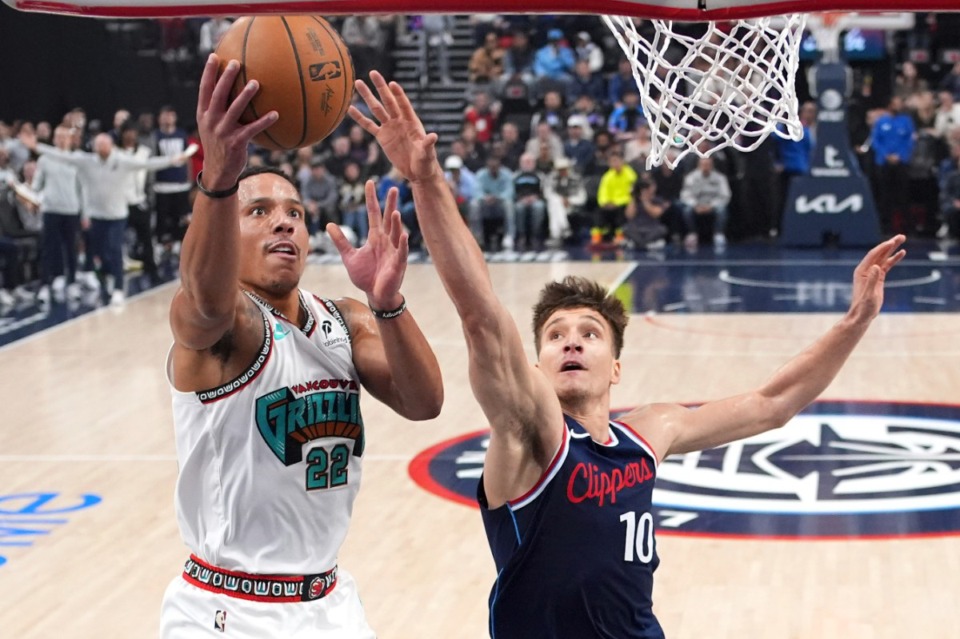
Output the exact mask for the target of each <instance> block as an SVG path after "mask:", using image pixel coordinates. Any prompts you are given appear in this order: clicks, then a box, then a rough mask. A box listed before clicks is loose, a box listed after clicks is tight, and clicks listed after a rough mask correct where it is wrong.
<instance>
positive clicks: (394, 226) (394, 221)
mask: <svg viewBox="0 0 960 639" xmlns="http://www.w3.org/2000/svg"><path fill="white" fill-rule="evenodd" d="M391 211H392V212H391V213H390V222H391V224H390V244H392V245H393V246H396V247H399V246H400V238H401V236H402V235H403V221H402V220H401V219H400V211H398V210H396V209H392V210H391Z"/></svg>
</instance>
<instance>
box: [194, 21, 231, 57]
mask: <svg viewBox="0 0 960 639" xmlns="http://www.w3.org/2000/svg"><path fill="white" fill-rule="evenodd" d="M232 24H233V22H232V21H231V20H230V19H229V18H224V17H214V18H210V19H209V20H207V21H206V22H204V23H203V24H202V25H200V44H199V46H198V47H197V51H199V53H200V57H201V58H202V59H204V60H206V58H207V56H208V55H210V54H211V53H213V52H214V51H215V50H216V48H217V45H218V44H220V39H221V38H223V36H224V34H226V32H227V31H229V30H230V26H231V25H232Z"/></svg>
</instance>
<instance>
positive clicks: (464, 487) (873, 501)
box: [410, 401, 960, 539]
mask: <svg viewBox="0 0 960 639" xmlns="http://www.w3.org/2000/svg"><path fill="white" fill-rule="evenodd" d="M624 412H626V411H618V412H617V413H614V414H613V415H612V416H613V417H614V418H616V416H617V415H618V414H623V413H624ZM488 442H489V432H488V431H486V430H483V431H477V432H474V433H468V434H466V435H463V436H461V437H457V438H455V439H451V440H448V441H445V442H441V443H440V444H437V445H436V446H433V447H431V448H430V449H428V450H425V451H423V452H422V453H420V454H419V455H418V456H417V457H416V458H415V459H414V460H413V461H412V462H411V464H410V474H411V476H412V477H413V479H414V480H415V481H416V482H417V483H418V484H419V485H420V486H421V487H423V488H425V489H426V490H428V491H430V492H433V493H434V494H437V495H439V496H441V497H444V498H447V499H450V500H453V501H456V502H459V503H462V504H465V505H470V506H473V507H476V487H477V481H478V480H479V478H480V473H481V470H482V466H483V459H484V454H485V451H486V446H487V444H488ZM653 500H654V507H655V508H654V511H655V512H654V515H655V520H656V522H657V524H658V526H659V529H658V530H659V532H661V533H667V534H670V533H673V534H685V535H700V536H722V537H763V538H798V539H846V538H885V537H887V538H893V537H904V536H925V535H952V534H958V533H960V406H952V405H940V404H914V403H893V402H838V401H824V402H816V403H814V404H812V405H811V406H810V407H808V408H807V410H805V411H804V412H803V413H801V414H800V415H798V416H797V417H795V418H794V419H793V420H791V421H790V423H789V424H787V425H786V426H785V427H783V428H781V429H778V430H775V431H771V432H768V433H762V434H760V435H757V436H756V437H752V438H750V439H747V440H743V441H740V442H735V443H733V444H730V445H728V446H724V447H721V448H715V449H711V450H707V451H702V452H697V453H689V454H687V455H675V456H672V457H670V458H668V459H667V460H665V461H663V462H662V463H661V464H660V466H659V468H658V469H657V483H656V489H655V490H654V496H653Z"/></svg>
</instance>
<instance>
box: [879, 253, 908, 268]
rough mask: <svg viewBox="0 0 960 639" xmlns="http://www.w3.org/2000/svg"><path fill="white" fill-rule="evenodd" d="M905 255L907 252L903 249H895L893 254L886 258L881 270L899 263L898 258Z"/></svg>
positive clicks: (900, 258)
mask: <svg viewBox="0 0 960 639" xmlns="http://www.w3.org/2000/svg"><path fill="white" fill-rule="evenodd" d="M906 255H907V252H906V251H904V250H903V249H900V250H899V251H897V252H896V253H894V254H893V255H891V256H890V257H888V258H887V261H886V262H885V263H884V265H883V270H885V271H889V270H890V269H892V268H893V267H894V266H896V265H897V264H899V263H900V260H902V259H903V258H904V257H906Z"/></svg>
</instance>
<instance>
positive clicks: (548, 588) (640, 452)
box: [478, 417, 663, 639]
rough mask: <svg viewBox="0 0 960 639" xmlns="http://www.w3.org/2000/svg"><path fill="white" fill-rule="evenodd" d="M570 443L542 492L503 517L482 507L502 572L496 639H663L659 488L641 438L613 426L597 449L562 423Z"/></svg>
mask: <svg viewBox="0 0 960 639" xmlns="http://www.w3.org/2000/svg"><path fill="white" fill-rule="evenodd" d="M565 420H566V428H565V430H564V437H563V444H562V445H561V446H560V450H559V451H558V452H557V454H556V456H555V457H554V459H553V461H552V462H551V464H550V467H549V468H548V469H547V471H546V472H545V473H544V475H543V477H541V479H540V481H539V482H537V485H536V486H534V487H533V488H532V489H531V490H530V491H529V492H528V493H527V494H526V495H524V496H522V497H520V498H519V499H515V500H512V501H510V502H507V503H506V504H504V505H503V506H500V507H499V508H494V509H490V508H488V507H487V501H486V496H485V495H484V492H483V481H482V479H481V481H480V487H479V489H478V499H479V501H480V506H481V512H482V514H483V524H484V527H485V528H486V531H487V540H488V541H489V543H490V550H491V551H492V552H493V559H494V562H495V563H496V566H497V581H496V583H495V584H494V586H493V589H492V590H491V593H490V636H491V637H493V639H514V638H516V639H520V638H522V639H541V638H542V639H593V638H594V637H596V638H600V637H603V638H610V639H656V638H661V639H662V637H663V630H662V629H661V627H660V624H659V622H658V621H657V619H656V617H654V615H653V601H652V594H653V571H654V570H656V569H657V564H659V563H660V559H659V558H658V557H657V549H656V542H655V539H654V534H653V514H652V512H651V506H652V500H653V483H654V478H655V477H656V469H657V460H656V456H655V455H654V454H653V450H652V449H651V448H650V446H649V445H648V444H647V443H646V442H645V441H644V440H643V438H642V437H640V436H639V435H637V434H636V433H635V432H633V431H632V430H631V429H630V428H629V427H628V426H626V425H624V424H619V423H616V422H611V424H610V441H608V442H606V443H604V444H599V443H597V442H595V441H593V440H592V439H591V438H590V434H589V433H588V432H587V431H586V430H585V429H584V428H583V426H581V425H580V424H579V423H578V422H577V421H576V420H574V419H572V418H570V417H565Z"/></svg>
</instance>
